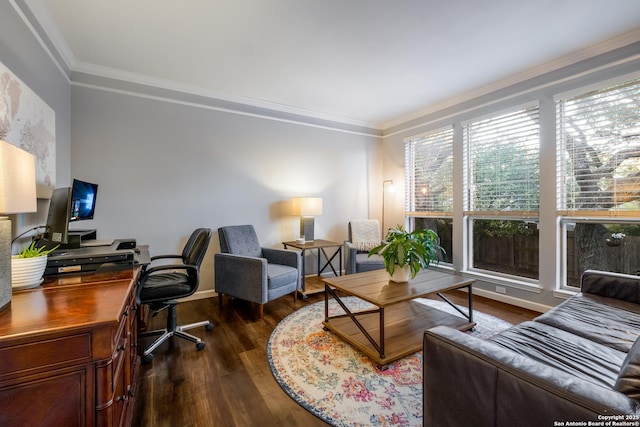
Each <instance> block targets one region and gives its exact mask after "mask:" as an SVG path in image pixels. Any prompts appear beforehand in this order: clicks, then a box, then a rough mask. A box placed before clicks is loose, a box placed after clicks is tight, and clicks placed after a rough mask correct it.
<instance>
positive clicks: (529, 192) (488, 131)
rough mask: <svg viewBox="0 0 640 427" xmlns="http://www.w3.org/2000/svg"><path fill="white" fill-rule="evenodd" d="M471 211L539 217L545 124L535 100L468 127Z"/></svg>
mask: <svg viewBox="0 0 640 427" xmlns="http://www.w3.org/2000/svg"><path fill="white" fill-rule="evenodd" d="M463 144H464V153H465V158H464V165H465V167H464V171H465V172H464V173H465V176H464V182H465V194H464V196H465V197H464V206H465V211H466V214H467V215H481V214H483V215H487V216H511V217H521V216H524V217H536V216H537V211H538V205H539V194H540V189H539V175H540V166H539V164H540V125H539V114H538V106H537V105H535V106H529V107H526V108H522V109H519V110H516V111H511V112H507V113H503V114H500V115H496V116H493V117H489V118H484V119H480V120H477V121H474V122H471V123H468V124H466V125H465V126H464V127H463Z"/></svg>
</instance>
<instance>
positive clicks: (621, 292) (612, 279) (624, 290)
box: [580, 270, 640, 304]
mask: <svg viewBox="0 0 640 427" xmlns="http://www.w3.org/2000/svg"><path fill="white" fill-rule="evenodd" d="M580 290H581V291H582V292H584V293H589V294H594V295H599V296H603V297H608V298H615V299H619V300H623V301H628V302H632V303H635V304H640V276H633V275H630V274H622V273H612V272H609V271H598V270H586V271H585V272H584V273H582V277H581V279H580Z"/></svg>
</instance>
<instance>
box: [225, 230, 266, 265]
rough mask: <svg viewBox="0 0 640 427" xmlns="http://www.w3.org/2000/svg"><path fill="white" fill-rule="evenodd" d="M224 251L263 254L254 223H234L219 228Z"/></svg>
mask: <svg viewBox="0 0 640 427" xmlns="http://www.w3.org/2000/svg"><path fill="white" fill-rule="evenodd" d="M218 237H219V238H220V249H221V250H222V252H226V253H230V254H234V255H245V256H253V257H261V256H262V248H261V247H260V242H259V241H258V235H257V234H256V231H255V229H254V228H253V226H252V225H232V226H229V227H220V228H219V229H218Z"/></svg>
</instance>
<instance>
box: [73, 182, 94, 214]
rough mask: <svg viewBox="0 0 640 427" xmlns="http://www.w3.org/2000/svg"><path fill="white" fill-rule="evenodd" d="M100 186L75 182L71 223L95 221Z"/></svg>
mask: <svg viewBox="0 0 640 427" xmlns="http://www.w3.org/2000/svg"><path fill="white" fill-rule="evenodd" d="M97 194H98V185H97V184H92V183H90V182H85V181H80V180H79V179H74V180H73V186H72V187H71V212H70V217H69V221H81V220H85V219H93V214H94V213H95V210H96V196H97Z"/></svg>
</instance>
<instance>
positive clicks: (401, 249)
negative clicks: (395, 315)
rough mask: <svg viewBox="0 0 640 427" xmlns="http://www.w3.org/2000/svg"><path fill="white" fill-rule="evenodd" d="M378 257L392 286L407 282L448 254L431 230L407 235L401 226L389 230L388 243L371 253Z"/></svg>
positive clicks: (417, 231) (377, 247) (385, 242)
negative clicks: (393, 283)
mask: <svg viewBox="0 0 640 427" xmlns="http://www.w3.org/2000/svg"><path fill="white" fill-rule="evenodd" d="M374 254H379V255H380V256H381V257H382V259H383V260H384V266H385V269H386V270H387V272H388V273H389V275H390V276H391V281H393V282H407V281H408V280H409V276H410V278H411V279H413V278H414V277H416V274H418V272H419V271H420V270H422V269H424V268H427V267H429V265H430V264H431V263H435V264H438V262H439V261H440V259H441V257H442V259H444V258H446V255H447V254H446V252H445V250H444V249H443V248H442V246H440V238H439V237H438V234H437V233H436V232H435V231H433V230H430V229H423V230H415V231H411V232H409V231H406V230H405V229H404V228H403V227H402V226H401V225H398V226H396V228H390V229H389V232H388V233H387V236H386V238H385V241H384V242H383V243H382V244H381V245H379V246H376V247H375V248H373V249H371V250H370V251H369V256H371V255H374Z"/></svg>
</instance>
